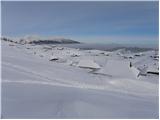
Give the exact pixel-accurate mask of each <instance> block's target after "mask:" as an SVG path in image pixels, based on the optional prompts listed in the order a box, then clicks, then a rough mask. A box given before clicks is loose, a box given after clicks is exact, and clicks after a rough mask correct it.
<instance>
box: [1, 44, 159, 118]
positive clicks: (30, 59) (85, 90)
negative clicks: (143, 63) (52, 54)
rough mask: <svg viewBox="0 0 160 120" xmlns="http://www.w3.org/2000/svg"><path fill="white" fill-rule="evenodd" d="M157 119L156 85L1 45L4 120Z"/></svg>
mask: <svg viewBox="0 0 160 120" xmlns="http://www.w3.org/2000/svg"><path fill="white" fill-rule="evenodd" d="M18 47H20V46H18ZM21 48H22V49H21ZM36 52H37V51H36ZM83 57H84V56H83ZM83 57H80V58H79V59H82V58H83ZM89 58H92V57H89ZM70 59H71V58H70ZM76 59H77V60H78V58H76ZM95 60H98V59H97V58H95ZM98 62H101V61H100V60H98ZM158 117H159V116H158V84H157V83H155V82H148V81H145V80H139V79H130V78H118V77H117V78H116V77H109V76H104V75H99V74H97V75H96V74H92V73H90V72H89V73H88V71H87V70H85V69H82V68H78V67H74V66H69V65H67V64H61V63H57V62H50V61H49V60H46V58H40V57H39V56H36V55H34V54H31V53H30V52H28V51H26V50H24V49H23V47H20V48H17V46H9V45H8V44H7V43H5V42H2V118H158Z"/></svg>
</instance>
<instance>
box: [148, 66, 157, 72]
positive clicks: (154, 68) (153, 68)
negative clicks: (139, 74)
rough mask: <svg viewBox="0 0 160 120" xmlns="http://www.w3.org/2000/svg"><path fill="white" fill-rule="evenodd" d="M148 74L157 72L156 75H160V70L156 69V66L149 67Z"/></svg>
mask: <svg viewBox="0 0 160 120" xmlns="http://www.w3.org/2000/svg"><path fill="white" fill-rule="evenodd" d="M147 72H155V73H159V70H158V68H157V67H155V66H148V68H147Z"/></svg>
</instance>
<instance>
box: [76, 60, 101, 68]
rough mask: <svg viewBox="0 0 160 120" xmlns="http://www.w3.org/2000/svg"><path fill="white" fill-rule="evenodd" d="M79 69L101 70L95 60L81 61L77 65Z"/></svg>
mask: <svg viewBox="0 0 160 120" xmlns="http://www.w3.org/2000/svg"><path fill="white" fill-rule="evenodd" d="M77 66H78V67H83V68H91V69H99V68H101V67H100V66H99V65H98V64H97V63H95V62H94V61H93V60H80V61H79V63H78V64H77Z"/></svg>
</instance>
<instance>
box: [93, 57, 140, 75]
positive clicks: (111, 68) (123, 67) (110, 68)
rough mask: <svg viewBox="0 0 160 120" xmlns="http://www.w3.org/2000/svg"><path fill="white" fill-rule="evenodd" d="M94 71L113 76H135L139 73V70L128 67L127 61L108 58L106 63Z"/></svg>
mask: <svg viewBox="0 0 160 120" xmlns="http://www.w3.org/2000/svg"><path fill="white" fill-rule="evenodd" d="M95 73H99V74H106V75H110V76H115V77H125V78H136V77H137V76H138V74H139V70H137V69H136V68H134V67H130V62H129V61H122V60H108V61H107V63H106V65H105V66H104V67H103V68H101V69H100V70H97V71H96V72H95Z"/></svg>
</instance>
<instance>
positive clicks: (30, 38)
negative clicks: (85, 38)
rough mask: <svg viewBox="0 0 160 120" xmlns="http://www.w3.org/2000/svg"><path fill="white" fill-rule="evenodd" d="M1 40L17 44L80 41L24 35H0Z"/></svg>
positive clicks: (73, 42)
mask: <svg viewBox="0 0 160 120" xmlns="http://www.w3.org/2000/svg"><path fill="white" fill-rule="evenodd" d="M1 40H4V41H8V42H14V43H19V44H75V43H76V44H78V43H80V42H78V41H75V40H71V39H67V38H61V37H48V38H47V37H39V36H25V37H22V38H20V37H19V38H10V37H1Z"/></svg>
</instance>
